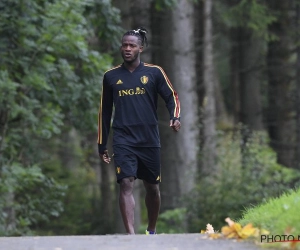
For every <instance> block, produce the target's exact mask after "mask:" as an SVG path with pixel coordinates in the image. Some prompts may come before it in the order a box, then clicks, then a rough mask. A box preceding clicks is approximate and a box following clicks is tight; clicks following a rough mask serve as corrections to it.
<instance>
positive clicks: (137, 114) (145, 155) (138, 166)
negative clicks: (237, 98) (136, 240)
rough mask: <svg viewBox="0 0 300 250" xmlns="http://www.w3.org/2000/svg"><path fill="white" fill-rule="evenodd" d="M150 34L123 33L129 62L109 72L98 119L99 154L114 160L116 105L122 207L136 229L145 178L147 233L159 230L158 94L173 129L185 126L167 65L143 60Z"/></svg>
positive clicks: (139, 31) (128, 223)
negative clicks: (138, 192)
mask: <svg viewBox="0 0 300 250" xmlns="http://www.w3.org/2000/svg"><path fill="white" fill-rule="evenodd" d="M146 33H147V31H146V30H145V29H144V28H139V29H137V30H129V31H127V32H126V33H125V34H124V35H123V37H122V44H121V55H122V57H123V63H122V64H121V65H119V66H117V67H115V68H112V69H110V70H108V71H107V72H106V73H105V74H104V77H103V85H102V95H101V102H100V110H99V117H98V151H99V156H100V158H101V159H102V161H104V162H105V163H109V162H110V161H111V158H110V156H109V154H108V151H107V148H106V144H107V138H108V134H109V130H110V124H111V118H112V110H113V106H114V108H115V110H114V119H113V124H112V129H113V153H114V154H113V158H114V165H115V169H116V176H117V182H118V183H119V184H120V193H119V205H120V211H121V214H122V218H123V222H124V226H125V229H126V232H127V233H128V234H134V233H135V232H134V207H135V201H134V198H133V188H134V182H135V179H137V178H138V179H141V180H143V183H144V187H145V190H146V197H145V203H146V208H147V213H148V227H147V230H146V234H156V222H157V218H158V214H159V209H160V191H159V182H160V181H161V172H160V171H161V170H160V138H159V131H158V118H157V100H158V94H159V95H160V96H161V97H162V98H163V99H164V101H165V103H166V107H167V109H168V111H169V113H170V127H171V128H172V129H173V130H174V131H175V132H178V131H179V129H180V126H181V124H180V103H179V100H178V95H177V93H176V91H175V90H174V88H173V86H172V84H171V82H170V81H169V79H168V77H167V75H166V74H165V72H164V71H163V69H162V68H161V67H159V66H157V65H152V64H147V63H144V62H141V60H140V54H141V53H142V51H143V46H144V44H146V45H147V36H146Z"/></svg>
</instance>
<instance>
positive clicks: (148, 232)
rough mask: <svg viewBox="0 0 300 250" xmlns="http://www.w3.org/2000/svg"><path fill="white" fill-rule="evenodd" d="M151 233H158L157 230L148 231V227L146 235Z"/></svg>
mask: <svg viewBox="0 0 300 250" xmlns="http://www.w3.org/2000/svg"><path fill="white" fill-rule="evenodd" d="M149 234H156V232H155V231H150V230H149V231H148V230H147V229H146V235H149Z"/></svg>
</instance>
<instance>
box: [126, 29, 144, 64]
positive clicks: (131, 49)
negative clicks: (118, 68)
mask: <svg viewBox="0 0 300 250" xmlns="http://www.w3.org/2000/svg"><path fill="white" fill-rule="evenodd" d="M146 34H147V30H146V29H144V28H142V27H141V28H138V29H137V30H129V31H127V32H126V33H125V34H124V35H123V37H122V45H121V54H122V57H123V59H124V61H125V62H127V63H133V62H135V61H136V60H139V57H140V53H141V52H142V51H143V48H144V44H146V46H147V45H148V42H147V37H146Z"/></svg>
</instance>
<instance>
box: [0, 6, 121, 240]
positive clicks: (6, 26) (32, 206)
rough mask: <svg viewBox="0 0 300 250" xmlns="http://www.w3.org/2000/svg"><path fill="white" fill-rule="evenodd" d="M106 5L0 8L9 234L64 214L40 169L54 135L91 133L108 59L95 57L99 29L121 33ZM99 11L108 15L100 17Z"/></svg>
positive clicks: (1, 142)
mask: <svg viewBox="0 0 300 250" xmlns="http://www.w3.org/2000/svg"><path fill="white" fill-rule="evenodd" d="M106 7H110V6H109V2H106V1H91V0H86V1H81V0H75V1H73V0H64V1H58V0H57V1H38V0H29V1H21V2H20V1H16V0H13V1H11V0H9V1H8V0H7V1H1V3H0V9H1V16H0V34H1V36H0V48H1V50H0V93H1V95H0V167H1V169H0V178H1V182H0V190H1V202H0V206H1V207H0V210H2V211H6V208H9V212H7V213H6V212H2V213H0V221H1V224H2V226H3V227H2V228H3V229H6V234H10V233H18V232H19V231H20V230H21V229H22V228H24V227H26V226H30V225H33V224H35V223H38V222H39V221H41V220H47V219H48V218H49V216H50V215H52V216H58V215H59V214H60V213H61V212H62V210H63V208H62V202H61V200H62V196H63V195H64V194H65V192H66V190H65V188H64V186H62V185H60V184H59V183H57V182H56V181H54V180H53V179H52V178H50V177H47V176H46V175H45V174H44V173H43V172H42V171H41V166H42V165H43V161H45V160H46V159H49V157H51V155H52V154H55V152H51V151H49V150H47V147H48V146H47V144H48V143H49V142H50V141H49V139H51V138H52V137H53V136H54V135H58V134H60V133H68V131H69V130H70V128H76V129H77V130H78V131H80V132H81V133H82V134H87V133H90V131H96V126H97V123H96V122H95V121H96V119H97V118H96V117H97V111H98V100H99V93H100V91H99V90H100V83H101V77H102V74H103V72H104V71H105V70H106V69H107V68H108V67H110V64H111V61H112V60H111V58H110V56H109V55H108V54H105V53H99V51H101V49H100V47H99V42H97V41H98V39H99V38H98V37H99V36H100V37H101V36H103V34H97V33H96V32H97V29H98V31H99V30H101V31H102V32H103V31H104V30H106V33H105V34H106V36H107V37H111V38H113V39H115V35H116V34H117V33H118V32H119V31H120V28H118V26H116V23H117V22H118V15H117V14H118V12H116V10H115V9H114V8H111V7H110V8H107V9H106ZM93 8H95V9H93ZM99 10H102V13H105V14H106V15H101V16H100V17H99V15H98V14H99V13H96V12H95V11H99ZM87 18H88V19H87ZM96 19H100V22H99V20H98V22H97V23H98V26H97V27H95V26H93V23H95V20H96ZM107 27H109V28H107ZM114 27H116V28H114ZM89 39H90V40H91V39H92V40H93V41H94V43H93V49H91V46H90V43H89ZM103 46H104V45H103ZM104 49H105V48H102V50H104ZM56 178H57V176H56ZM12 204H13V206H12ZM46 208H47V209H46ZM3 223H4V224H3ZM7 229H9V230H7ZM1 231H2V230H1ZM2 233H3V232H2Z"/></svg>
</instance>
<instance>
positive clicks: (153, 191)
mask: <svg viewBox="0 0 300 250" xmlns="http://www.w3.org/2000/svg"><path fill="white" fill-rule="evenodd" d="M146 192H147V194H149V195H151V196H159V195H160V191H159V185H158V184H147V185H146Z"/></svg>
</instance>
